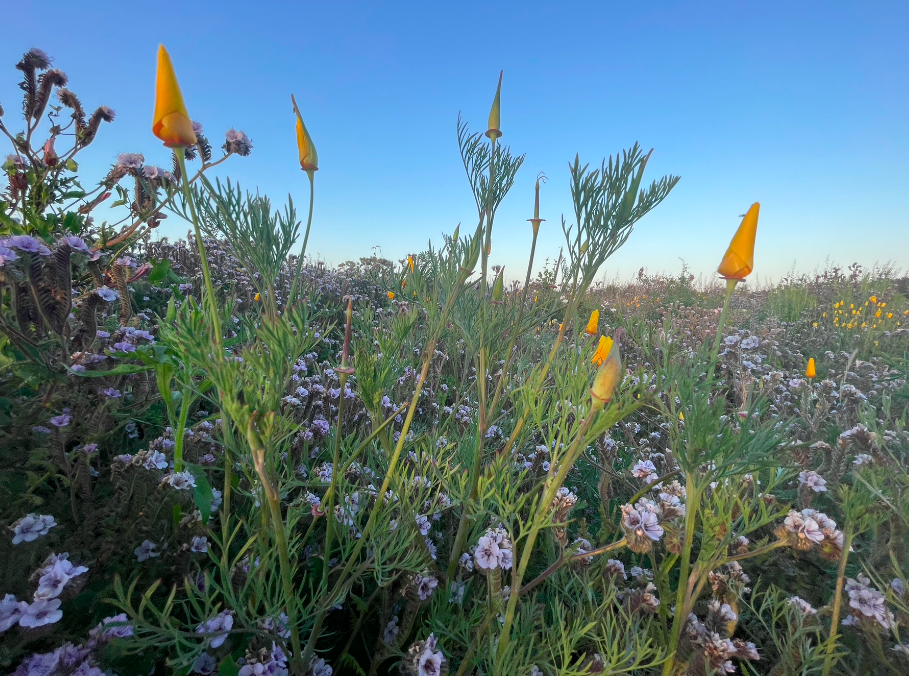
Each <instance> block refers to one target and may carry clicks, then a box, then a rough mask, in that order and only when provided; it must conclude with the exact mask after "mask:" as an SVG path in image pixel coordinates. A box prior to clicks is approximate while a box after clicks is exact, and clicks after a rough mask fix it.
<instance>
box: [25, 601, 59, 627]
mask: <svg viewBox="0 0 909 676" xmlns="http://www.w3.org/2000/svg"><path fill="white" fill-rule="evenodd" d="M62 617H63V611H62V610H60V599H50V600H48V599H38V600H37V601H35V602H34V603H32V604H30V605H29V606H27V607H26V608H25V609H24V610H23V612H22V617H21V618H19V626H20V627H25V628H26V629H35V628H36V627H43V626H44V625H46V624H54V623H55V622H59V621H60V619H61V618H62Z"/></svg>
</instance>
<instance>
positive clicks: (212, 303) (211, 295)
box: [174, 146, 221, 352]
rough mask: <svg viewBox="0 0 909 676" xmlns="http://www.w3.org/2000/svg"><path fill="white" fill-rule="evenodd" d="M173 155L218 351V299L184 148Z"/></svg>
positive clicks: (219, 321)
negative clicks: (197, 255)
mask: <svg viewBox="0 0 909 676" xmlns="http://www.w3.org/2000/svg"><path fill="white" fill-rule="evenodd" d="M174 156H175V157H176V158H177V163H178V164H179V165H180V184H181V185H182V186H183V196H184V197H185V198H186V202H187V203H188V204H189V213H190V215H191V216H192V219H193V232H194V234H195V236H196V246H197V247H198V248H199V260H200V261H201V263H202V278H203V280H204V282H205V296H206V300H207V301H208V309H209V314H210V315H211V316H210V317H209V321H210V322H211V325H212V333H213V334H214V339H215V345H217V346H218V348H219V349H218V351H219V352H220V346H221V319H220V313H219V312H218V301H217V299H216V298H215V290H214V287H213V286H212V283H211V270H210V269H209V267H208V256H206V255H205V244H204V243H203V242H202V230H201V229H200V228H199V216H198V215H197V214H196V202H195V200H194V199H193V193H192V189H191V188H190V187H189V181H187V180H186V149H185V148H183V147H182V146H178V147H176V148H174Z"/></svg>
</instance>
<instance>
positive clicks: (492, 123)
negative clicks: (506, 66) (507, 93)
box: [486, 71, 505, 141]
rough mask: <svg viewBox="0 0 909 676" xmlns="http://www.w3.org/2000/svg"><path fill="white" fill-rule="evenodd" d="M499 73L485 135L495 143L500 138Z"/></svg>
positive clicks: (500, 92) (500, 76) (500, 102)
mask: <svg viewBox="0 0 909 676" xmlns="http://www.w3.org/2000/svg"><path fill="white" fill-rule="evenodd" d="M504 72H505V71H501V72H499V86H498V87H497V88H496V97H495V98H494V99H493V100H492V110H490V111H489V129H488V131H487V132H486V135H487V136H488V137H489V138H491V139H492V140H493V141H495V140H496V139H497V138H499V137H500V136H502V132H501V131H500V130H499V127H501V126H502V73H504Z"/></svg>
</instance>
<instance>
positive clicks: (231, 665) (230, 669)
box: [218, 655, 240, 676]
mask: <svg viewBox="0 0 909 676" xmlns="http://www.w3.org/2000/svg"><path fill="white" fill-rule="evenodd" d="M239 673H240V665H239V664H237V660H235V659H234V658H233V657H231V656H230V655H228V656H227V657H225V658H224V659H223V660H221V664H219V665H218V676H237V674H239Z"/></svg>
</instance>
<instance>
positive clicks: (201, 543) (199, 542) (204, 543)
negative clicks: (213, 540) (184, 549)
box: [189, 535, 208, 554]
mask: <svg viewBox="0 0 909 676" xmlns="http://www.w3.org/2000/svg"><path fill="white" fill-rule="evenodd" d="M189 549H190V551H193V552H195V553H197V554H204V553H205V552H207V551H208V538H207V537H205V536H204V535H194V536H193V544H192V547H190V548H189Z"/></svg>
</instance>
